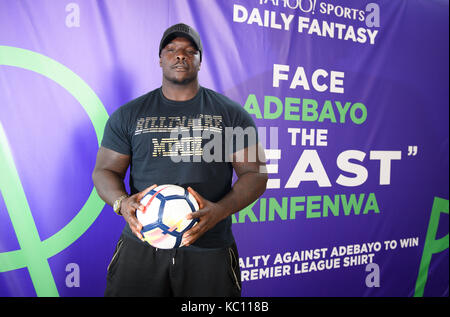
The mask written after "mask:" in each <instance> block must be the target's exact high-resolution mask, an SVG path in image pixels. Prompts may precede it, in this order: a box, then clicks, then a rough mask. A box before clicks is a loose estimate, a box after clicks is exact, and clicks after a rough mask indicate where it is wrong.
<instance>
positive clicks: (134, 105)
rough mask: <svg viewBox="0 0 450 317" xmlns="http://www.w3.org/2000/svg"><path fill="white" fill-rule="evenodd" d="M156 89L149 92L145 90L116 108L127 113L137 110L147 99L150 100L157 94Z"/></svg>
mask: <svg viewBox="0 0 450 317" xmlns="http://www.w3.org/2000/svg"><path fill="white" fill-rule="evenodd" d="M158 89H159V88H157V89H154V90H152V91H150V92H147V93H145V94H143V95H141V96H139V97H137V98H134V99H132V100H130V101H128V102H127V103H125V104H123V105H122V106H120V107H119V108H118V109H117V110H118V111H121V112H128V113H133V112H135V111H138V110H139V109H140V108H141V107H143V106H145V105H146V103H148V101H149V100H151V99H152V98H154V97H155V96H156V95H157V93H158Z"/></svg>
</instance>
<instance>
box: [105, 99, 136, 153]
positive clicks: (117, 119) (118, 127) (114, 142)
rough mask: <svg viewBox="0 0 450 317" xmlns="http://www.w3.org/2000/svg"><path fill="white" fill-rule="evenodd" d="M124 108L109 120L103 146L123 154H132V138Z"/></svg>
mask: <svg viewBox="0 0 450 317" xmlns="http://www.w3.org/2000/svg"><path fill="white" fill-rule="evenodd" d="M127 123H128V120H126V118H124V116H123V112H122V108H119V109H118V110H116V111H115V112H114V113H113V114H112V115H111V116H110V117H109V119H108V121H107V122H106V126H105V131H104V134H103V140H102V146H103V147H105V148H108V149H110V150H113V151H116V152H119V153H121V154H125V155H130V154H131V136H130V134H129V129H128V126H127Z"/></svg>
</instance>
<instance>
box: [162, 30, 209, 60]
mask: <svg viewBox="0 0 450 317" xmlns="http://www.w3.org/2000/svg"><path fill="white" fill-rule="evenodd" d="M179 36H180V37H185V38H187V39H188V40H190V41H191V42H192V43H194V45H195V46H196V49H197V50H198V51H199V52H200V61H201V60H202V51H203V47H202V41H201V40H200V35H199V34H198V32H197V31H196V30H195V29H194V28H193V27H191V26H189V25H187V24H184V23H178V24H175V25H172V26H171V27H170V28H168V29H167V30H166V31H165V32H164V34H163V37H162V39H161V42H160V44H159V56H160V57H161V51H162V49H163V48H164V47H166V45H167V44H169V43H170V41H172V40H173V39H174V38H176V37H179Z"/></svg>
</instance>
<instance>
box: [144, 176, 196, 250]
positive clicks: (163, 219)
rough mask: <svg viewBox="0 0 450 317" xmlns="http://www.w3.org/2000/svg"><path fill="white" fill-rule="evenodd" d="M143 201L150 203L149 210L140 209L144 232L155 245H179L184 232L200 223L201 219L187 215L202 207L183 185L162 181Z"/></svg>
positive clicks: (168, 247) (147, 205)
mask: <svg viewBox="0 0 450 317" xmlns="http://www.w3.org/2000/svg"><path fill="white" fill-rule="evenodd" d="M141 204H142V205H144V206H145V207H146V208H145V212H142V211H141V210H139V209H138V210H137V211H136V217H137V219H138V220H139V222H140V223H141V224H142V226H143V229H142V231H141V233H142V236H143V237H144V240H145V241H147V242H148V243H149V244H150V245H152V246H153V247H155V248H159V249H172V248H178V247H179V246H180V243H181V238H182V237H183V234H184V233H185V232H186V231H188V230H189V229H190V228H192V227H193V226H194V225H195V224H196V223H197V219H192V220H188V219H186V216H187V215H188V214H189V213H192V212H195V211H197V210H198V209H199V207H198V203H197V201H196V200H195V198H194V196H192V194H191V193H189V192H188V191H187V190H186V189H184V188H183V187H180V186H176V185H160V186H158V187H156V188H154V189H152V190H151V191H149V192H148V193H147V194H146V195H145V196H144V198H142V200H141Z"/></svg>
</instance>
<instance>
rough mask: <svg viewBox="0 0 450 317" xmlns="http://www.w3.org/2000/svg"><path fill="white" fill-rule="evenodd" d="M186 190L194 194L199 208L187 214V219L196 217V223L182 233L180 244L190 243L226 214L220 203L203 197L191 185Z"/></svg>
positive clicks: (186, 244)
mask: <svg viewBox="0 0 450 317" xmlns="http://www.w3.org/2000/svg"><path fill="white" fill-rule="evenodd" d="M187 190H188V191H189V192H190V193H191V194H192V196H194V198H195V200H197V203H198V206H199V210H197V211H196V212H193V213H191V214H189V215H188V216H187V219H198V223H197V224H196V225H195V226H194V227H192V228H191V229H189V230H188V231H186V232H185V233H184V235H183V239H182V241H181V246H188V245H191V244H192V243H194V242H195V241H196V240H197V239H198V238H200V237H201V236H202V235H203V234H204V233H205V232H206V231H208V230H210V229H211V228H213V227H214V226H215V225H216V224H217V223H218V222H219V221H221V220H223V219H225V218H226V217H227V216H228V214H227V211H226V209H225V208H224V207H222V206H221V205H219V204H217V203H213V202H211V201H209V200H207V199H205V198H203V197H202V196H201V195H200V194H199V193H197V192H196V191H195V190H193V189H192V188H191V187H188V189H187Z"/></svg>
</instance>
